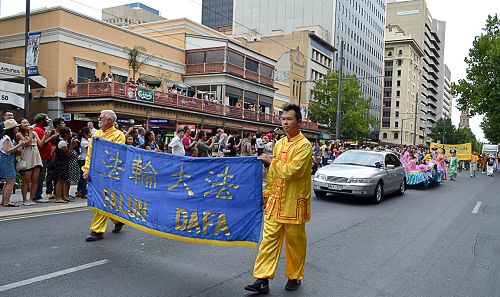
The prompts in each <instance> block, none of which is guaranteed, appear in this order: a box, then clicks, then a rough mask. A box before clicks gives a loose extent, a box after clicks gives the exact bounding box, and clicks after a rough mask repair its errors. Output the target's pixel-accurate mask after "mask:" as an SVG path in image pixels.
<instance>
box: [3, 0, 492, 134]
mask: <svg viewBox="0 0 500 297" xmlns="http://www.w3.org/2000/svg"><path fill="white" fill-rule="evenodd" d="M131 2H136V1H125V0H106V1H102V0H99V1H98V0H55V1H52V0H51V1H47V0H31V9H32V10H34V9H38V8H42V7H47V6H57V5H61V6H64V7H68V8H70V9H72V10H75V11H78V12H81V13H84V14H87V15H90V16H92V17H95V18H98V19H100V18H101V10H102V9H103V8H105V7H111V6H118V5H123V4H127V3H131ZM139 2H142V3H144V4H146V5H148V6H151V7H152V8H155V9H157V10H159V11H160V15H162V16H163V17H165V18H167V19H175V18H181V17H187V18H189V19H192V20H194V21H196V22H201V0H162V1H153V0H142V1H139ZM427 5H428V7H429V10H430V12H431V14H432V16H433V18H435V19H439V20H441V21H445V22H446V41H445V42H446V43H445V63H446V64H447V65H448V67H449V68H450V70H451V75H452V81H457V80H458V79H460V78H464V77H465V70H466V64H465V63H464V58H465V57H466V56H467V54H468V51H469V48H470V47H471V46H472V41H473V40H474V37H475V36H477V35H479V34H480V32H481V30H482V28H483V27H484V24H485V22H486V18H487V16H488V14H494V13H499V14H500V1H498V0H475V1H474V2H471V1H465V0H427ZM24 10H25V2H24V1H19V0H0V16H2V17H3V16H8V15H12V14H17V13H20V12H23V11H24ZM453 105H454V106H453V107H454V108H453V112H452V119H453V123H454V124H455V125H458V122H459V118H460V112H459V111H458V110H457V109H456V106H455V103H453ZM481 119H482V118H481V117H475V118H473V119H471V122H470V123H471V128H472V130H473V132H474V133H475V134H476V136H478V137H480V138H483V132H482V130H481V128H480V127H479V124H480V123H481Z"/></svg>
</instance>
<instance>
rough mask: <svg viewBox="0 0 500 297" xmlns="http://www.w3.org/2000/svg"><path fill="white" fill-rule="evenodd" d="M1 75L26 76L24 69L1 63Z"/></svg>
mask: <svg viewBox="0 0 500 297" xmlns="http://www.w3.org/2000/svg"><path fill="white" fill-rule="evenodd" d="M0 73H1V74H7V75H13V76H24V67H22V66H17V65H12V64H7V63H1V62H0Z"/></svg>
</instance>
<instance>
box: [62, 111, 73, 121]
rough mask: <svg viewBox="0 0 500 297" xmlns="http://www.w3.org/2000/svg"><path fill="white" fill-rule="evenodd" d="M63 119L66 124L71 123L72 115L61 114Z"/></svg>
mask: <svg viewBox="0 0 500 297" xmlns="http://www.w3.org/2000/svg"><path fill="white" fill-rule="evenodd" d="M61 119H63V120H64V121H65V122H69V121H71V113H61Z"/></svg>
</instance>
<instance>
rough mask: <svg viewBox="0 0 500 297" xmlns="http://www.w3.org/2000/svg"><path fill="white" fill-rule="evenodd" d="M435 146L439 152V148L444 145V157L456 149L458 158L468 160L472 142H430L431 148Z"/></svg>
mask: <svg viewBox="0 0 500 297" xmlns="http://www.w3.org/2000/svg"><path fill="white" fill-rule="evenodd" d="M435 147H436V148H437V149H438V150H437V151H438V152H441V148H442V147H444V149H445V150H446V157H447V158H448V157H450V156H451V154H450V151H451V150H456V151H457V158H458V160H460V161H462V160H470V156H471V154H472V143H470V142H468V143H463V144H441V143H435V142H431V149H432V148H435Z"/></svg>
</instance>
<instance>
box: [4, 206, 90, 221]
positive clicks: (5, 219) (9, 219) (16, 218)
mask: <svg viewBox="0 0 500 297" xmlns="http://www.w3.org/2000/svg"><path fill="white" fill-rule="evenodd" d="M79 211H88V208H83V209H70V210H55V211H54V212H49V213H42V214H33V215H31V214H19V215H16V217H13V218H9V217H7V218H2V217H0V222H6V221H14V220H22V219H29V218H37V217H46V216H53V215H57V214H63V213H72V212H79Z"/></svg>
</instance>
